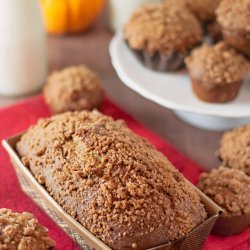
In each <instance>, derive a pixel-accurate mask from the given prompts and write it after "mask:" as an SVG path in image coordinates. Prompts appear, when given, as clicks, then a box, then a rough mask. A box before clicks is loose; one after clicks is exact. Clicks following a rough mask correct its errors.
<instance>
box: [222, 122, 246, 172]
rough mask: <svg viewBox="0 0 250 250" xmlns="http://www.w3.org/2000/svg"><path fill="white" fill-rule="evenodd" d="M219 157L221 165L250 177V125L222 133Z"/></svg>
mask: <svg viewBox="0 0 250 250" xmlns="http://www.w3.org/2000/svg"><path fill="white" fill-rule="evenodd" d="M219 155H220V158H221V160H222V161H223V165H225V166H226V167H229V168H232V169H239V170H241V171H243V172H245V173H246V174H247V175H249V176H250V125H246V126H241V127H239V128H236V129H234V130H232V131H229V132H226V133H224V135H223V136H222V139H221V143H220V149H219Z"/></svg>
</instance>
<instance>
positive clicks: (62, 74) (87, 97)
mask: <svg viewBox="0 0 250 250" xmlns="http://www.w3.org/2000/svg"><path fill="white" fill-rule="evenodd" d="M43 93H44V97H45V101H46V103H47V104H48V106H49V107H50V109H51V111H52V113H53V114H58V113H63V112H66V111H76V110H78V111H79V110H92V109H94V108H98V107H99V106H100V105H101V103H102V101H103V98H104V90H103V87H102V84H101V80H100V79H99V77H98V76H97V74H96V73H95V72H93V71H92V70H91V69H89V68H88V67H87V66H85V65H80V66H71V67H68V68H65V69H63V70H61V71H56V72H54V73H52V74H51V75H50V76H49V77H48V79H47V83H46V84H45V87H44V90H43Z"/></svg>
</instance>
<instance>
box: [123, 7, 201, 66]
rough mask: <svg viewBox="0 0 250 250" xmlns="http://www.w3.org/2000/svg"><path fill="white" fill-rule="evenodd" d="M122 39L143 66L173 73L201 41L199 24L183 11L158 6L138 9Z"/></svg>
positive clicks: (125, 28) (127, 25) (191, 15)
mask: <svg viewBox="0 0 250 250" xmlns="http://www.w3.org/2000/svg"><path fill="white" fill-rule="evenodd" d="M124 38H125V40H126V41H127V43H128V45H129V47H130V48H131V49H132V50H133V51H136V52H137V53H138V55H139V56H140V58H141V60H142V61H143V63H144V64H145V65H146V66H148V67H150V68H152V69H155V70H160V71H174V70H177V69H179V68H180V67H181V66H183V60H184V58H185V57H186V56H187V55H188V54H189V52H190V50H191V49H193V48H194V47H195V46H196V45H197V44H199V43H200V42H201V40H202V30H201V27H200V24H199V21H198V20H197V19H196V17H195V16H194V15H193V14H192V13H191V12H190V11H189V10H187V9H186V8H184V7H179V6H178V5H174V4H171V3H169V4H167V3H160V4H150V5H145V6H143V7H141V8H140V9H139V10H138V11H136V12H135V13H134V14H133V15H132V17H131V18H130V20H129V22H128V23H127V24H126V25H125V27H124Z"/></svg>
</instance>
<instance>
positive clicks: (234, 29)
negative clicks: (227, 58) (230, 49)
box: [216, 0, 250, 55]
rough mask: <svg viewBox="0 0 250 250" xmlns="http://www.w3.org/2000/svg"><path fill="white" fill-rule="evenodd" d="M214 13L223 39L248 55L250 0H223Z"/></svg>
mask: <svg viewBox="0 0 250 250" xmlns="http://www.w3.org/2000/svg"><path fill="white" fill-rule="evenodd" d="M216 13H217V21H218V23H219V24H220V26H221V29H222V33H223V37H224V40H225V41H226V42H227V43H228V44H230V45H232V46H234V47H235V48H237V49H238V50H239V51H241V52H243V53H246V54H248V55H250V0H237V1H236V0H223V1H222V2H221V4H220V5H219V7H218V9H217V10H216Z"/></svg>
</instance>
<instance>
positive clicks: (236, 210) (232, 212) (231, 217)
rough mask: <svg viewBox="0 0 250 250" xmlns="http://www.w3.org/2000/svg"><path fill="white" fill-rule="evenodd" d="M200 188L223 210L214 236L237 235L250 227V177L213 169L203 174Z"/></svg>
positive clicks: (228, 170)
mask: <svg viewBox="0 0 250 250" xmlns="http://www.w3.org/2000/svg"><path fill="white" fill-rule="evenodd" d="M198 188H199V189H200V190H201V191H202V192H204V193H205V194H206V195H207V196H208V197H209V198H211V199H212V200H213V201H214V202H215V203H217V204H218V205H219V206H220V207H221V208H222V209H223V214H222V216H220V217H219V218H218V220H217V222H216V224H215V226H214V228H213V233H214V234H217V235H223V236H227V235H232V234H237V233H240V232H242V231H244V230H245V229H246V228H247V227H248V226H249V225H250V177H249V176H247V175H246V174H245V173H244V172H242V171H240V170H237V169H230V168H225V167H220V168H218V169H213V170H212V171H211V172H210V173H202V174H201V176H200V180H199V183H198Z"/></svg>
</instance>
